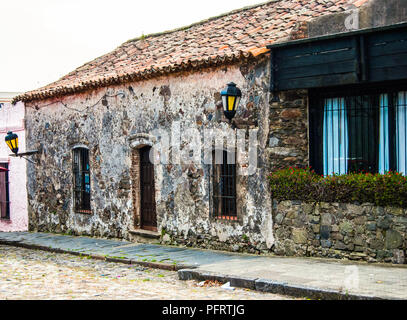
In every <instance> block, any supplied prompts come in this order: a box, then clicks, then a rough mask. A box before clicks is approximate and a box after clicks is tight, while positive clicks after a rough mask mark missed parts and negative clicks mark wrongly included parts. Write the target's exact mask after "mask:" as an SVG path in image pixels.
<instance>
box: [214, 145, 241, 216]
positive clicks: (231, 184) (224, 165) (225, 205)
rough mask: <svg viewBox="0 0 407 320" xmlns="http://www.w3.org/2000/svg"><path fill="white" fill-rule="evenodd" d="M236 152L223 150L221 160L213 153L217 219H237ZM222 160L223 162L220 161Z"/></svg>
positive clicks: (215, 214) (215, 212)
mask: <svg viewBox="0 0 407 320" xmlns="http://www.w3.org/2000/svg"><path fill="white" fill-rule="evenodd" d="M234 157H235V154H234V153H233V154H231V153H229V159H228V152H227V151H221V161H216V160H217V159H216V151H214V152H213V153H212V187H213V194H212V199H213V216H214V217H215V218H217V219H224V220H237V210H236V163H235V159H234ZM219 162H221V163H219Z"/></svg>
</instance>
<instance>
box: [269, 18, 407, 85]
mask: <svg viewBox="0 0 407 320" xmlns="http://www.w3.org/2000/svg"><path fill="white" fill-rule="evenodd" d="M267 48H268V49H270V59H271V79H270V91H273V92H276V91H283V90H291V89H305V88H318V87H328V86H338V85H346V84H358V83H369V82H382V81H388V80H401V79H407V23H400V24H395V25H391V26H386V27H378V28H371V29H363V30H357V31H353V32H346V33H338V34H332V35H326V36H321V37H316V38H309V39H302V40H294V41H290V42H285V43H278V44H274V45H268V46H267Z"/></svg>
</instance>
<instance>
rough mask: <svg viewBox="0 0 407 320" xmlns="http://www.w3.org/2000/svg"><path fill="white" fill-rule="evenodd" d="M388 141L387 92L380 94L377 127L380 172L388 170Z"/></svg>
mask: <svg viewBox="0 0 407 320" xmlns="http://www.w3.org/2000/svg"><path fill="white" fill-rule="evenodd" d="M389 142H390V140H389V98H388V95H387V94H382V95H380V127H379V173H382V174H384V173H386V172H388V171H389V170H390V157H389V154H390V153H389V145H390V143H389Z"/></svg>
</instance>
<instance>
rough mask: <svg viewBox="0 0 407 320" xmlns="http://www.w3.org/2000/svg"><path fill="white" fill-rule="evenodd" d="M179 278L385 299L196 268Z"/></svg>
mask: <svg viewBox="0 0 407 320" xmlns="http://www.w3.org/2000/svg"><path fill="white" fill-rule="evenodd" d="M178 278H179V279H180V280H198V281H204V280H212V281H215V280H217V281H219V282H222V283H226V282H230V286H232V287H239V288H246V289H251V290H256V291H261V292H267V293H275V294H281V295H287V296H292V297H299V298H304V297H307V298H310V299H321V300H384V298H382V297H375V296H365V295H358V294H346V293H344V292H340V291H336V290H329V289H322V288H315V287H306V286H301V285H295V284H288V283H286V282H278V281H273V280H269V279H258V278H248V277H236V276H229V275H223V274H218V273H212V272H206V271H198V270H194V269H182V270H179V271H178ZM386 299H387V298H386ZM388 299H396V300H399V299H398V298H391V297H389V298H388Z"/></svg>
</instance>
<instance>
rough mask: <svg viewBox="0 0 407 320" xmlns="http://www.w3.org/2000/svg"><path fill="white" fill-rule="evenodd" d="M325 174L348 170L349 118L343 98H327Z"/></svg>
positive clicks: (324, 130)
mask: <svg viewBox="0 0 407 320" xmlns="http://www.w3.org/2000/svg"><path fill="white" fill-rule="evenodd" d="M323 132H324V134H323V136H324V141H323V155H324V161H323V162H324V175H330V174H345V173H346V172H347V170H348V119H347V112H346V108H345V100H344V99H343V98H333V99H325V103H324V126H323Z"/></svg>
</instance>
